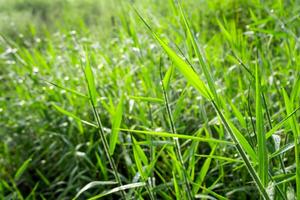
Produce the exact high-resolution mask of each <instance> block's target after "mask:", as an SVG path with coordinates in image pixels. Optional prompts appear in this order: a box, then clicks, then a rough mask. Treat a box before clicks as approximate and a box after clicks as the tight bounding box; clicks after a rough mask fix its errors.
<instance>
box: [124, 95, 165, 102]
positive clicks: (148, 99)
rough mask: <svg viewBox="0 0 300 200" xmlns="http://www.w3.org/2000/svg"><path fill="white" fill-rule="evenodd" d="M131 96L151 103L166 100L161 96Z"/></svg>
mask: <svg viewBox="0 0 300 200" xmlns="http://www.w3.org/2000/svg"><path fill="white" fill-rule="evenodd" d="M129 98H130V99H134V100H137V101H146V102H151V103H164V100H162V99H159V98H154V97H141V96H129Z"/></svg>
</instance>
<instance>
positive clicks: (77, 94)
mask: <svg viewBox="0 0 300 200" xmlns="http://www.w3.org/2000/svg"><path fill="white" fill-rule="evenodd" d="M42 80H43V79H42ZM43 81H45V82H46V83H48V84H50V85H53V86H55V87H57V88H59V89H62V90H65V91H67V92H70V93H72V94H74V95H76V96H79V97H83V98H87V99H88V98H89V97H88V96H86V95H85V94H82V93H80V92H78V91H76V90H73V89H71V88H67V87H64V86H61V85H58V84H56V83H53V82H50V81H47V80H43Z"/></svg>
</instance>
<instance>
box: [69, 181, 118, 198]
mask: <svg viewBox="0 0 300 200" xmlns="http://www.w3.org/2000/svg"><path fill="white" fill-rule="evenodd" d="M115 184H118V183H117V182H114V181H93V182H90V183H88V184H86V185H85V186H84V187H83V188H82V189H81V190H79V192H77V194H76V195H75V197H74V198H73V200H75V199H77V198H78V197H79V196H80V195H81V194H82V193H84V192H85V191H87V190H89V189H91V188H93V187H96V186H103V185H115Z"/></svg>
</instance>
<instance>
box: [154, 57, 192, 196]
mask: <svg viewBox="0 0 300 200" xmlns="http://www.w3.org/2000/svg"><path fill="white" fill-rule="evenodd" d="M161 68H162V58H160V65H159V73H160V81H161V86H162V90H163V95H164V100H165V106H166V109H167V114H168V118H169V123H170V126H171V130H172V133H173V134H176V128H175V124H174V120H173V116H172V113H171V108H170V105H169V100H168V96H167V93H166V89H165V86H164V82H163V75H162V71H161ZM173 139H174V144H175V152H176V157H177V160H178V161H179V162H180V165H181V166H180V168H181V170H182V173H183V177H184V183H185V187H186V191H187V196H188V199H193V196H194V195H193V194H192V189H191V186H190V183H189V179H188V174H187V171H186V168H185V166H184V162H183V159H182V154H181V148H180V144H179V140H178V138H176V137H175V138H173Z"/></svg>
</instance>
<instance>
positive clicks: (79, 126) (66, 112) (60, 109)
mask: <svg viewBox="0 0 300 200" xmlns="http://www.w3.org/2000/svg"><path fill="white" fill-rule="evenodd" d="M51 105H52V106H53V107H54V108H55V109H56V110H57V111H59V112H61V113H62V114H64V115H66V116H68V117H71V118H73V119H75V121H76V123H77V126H78V129H79V131H80V133H81V134H83V127H82V123H81V119H80V118H79V117H77V116H76V115H74V114H73V113H71V112H69V111H66V110H65V109H63V108H61V107H60V106H58V105H56V104H55V103H51Z"/></svg>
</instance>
